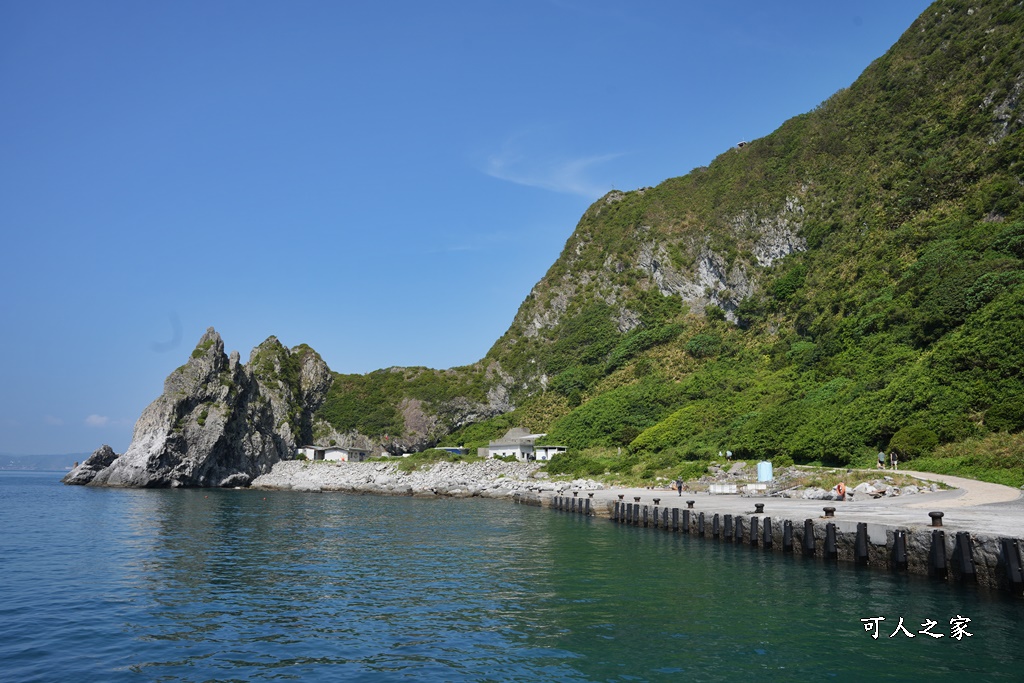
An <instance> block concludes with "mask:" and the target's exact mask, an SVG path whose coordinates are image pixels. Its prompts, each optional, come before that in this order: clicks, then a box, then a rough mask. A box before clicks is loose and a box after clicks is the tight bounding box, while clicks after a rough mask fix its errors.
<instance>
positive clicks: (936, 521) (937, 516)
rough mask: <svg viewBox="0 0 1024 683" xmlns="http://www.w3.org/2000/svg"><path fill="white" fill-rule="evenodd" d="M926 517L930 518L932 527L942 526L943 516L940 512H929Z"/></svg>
mask: <svg viewBox="0 0 1024 683" xmlns="http://www.w3.org/2000/svg"><path fill="white" fill-rule="evenodd" d="M928 516H929V517H931V518H932V526H942V518H943V517H945V515H944V514H943V513H941V512H929V513H928Z"/></svg>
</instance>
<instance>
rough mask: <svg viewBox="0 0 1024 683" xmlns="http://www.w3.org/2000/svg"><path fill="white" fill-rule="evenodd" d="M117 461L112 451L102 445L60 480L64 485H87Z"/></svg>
mask: <svg viewBox="0 0 1024 683" xmlns="http://www.w3.org/2000/svg"><path fill="white" fill-rule="evenodd" d="M116 459H117V453H115V452H114V449H113V448H111V447H110V446H108V445H107V444H103V445H102V446H100V447H99V448H97V449H96V450H95V451H94V452H93V454H92V455H90V456H89V457H88V458H87V459H86V460H85V462H83V463H82V464H81V465H78V466H77V467H75V469H73V470H71V471H70V472H68V473H67V474H65V475H64V478H63V479H61V482H63V483H65V484H88V483H89V482H90V481H92V480H93V478H94V477H95V476H96V475H97V474H99V473H100V471H102V470H104V469H106V468H107V467H110V465H111V464H112V463H113V462H114V460H116Z"/></svg>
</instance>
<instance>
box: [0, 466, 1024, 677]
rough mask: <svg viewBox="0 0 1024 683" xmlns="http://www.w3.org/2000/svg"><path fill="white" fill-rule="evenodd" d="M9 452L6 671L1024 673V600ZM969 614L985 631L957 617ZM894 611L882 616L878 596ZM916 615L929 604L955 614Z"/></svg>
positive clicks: (3, 489)
mask: <svg viewBox="0 0 1024 683" xmlns="http://www.w3.org/2000/svg"><path fill="white" fill-rule="evenodd" d="M58 476H59V475H55V474H52V473H49V474H38V473H9V472H0V532H2V533H0V577H2V578H0V680H11V681H66V680H74V681H122V680H132V681H153V680H160V681H206V680H269V679H273V680H302V681H308V680H356V681H358V680H366V681H390V680H414V679H415V680H436V681H507V680H517V681H526V680H537V679H543V680H557V681H660V680H664V681H678V680H687V679H694V680H710V681H714V680H722V681H725V680H729V681H733V680H780V681H784V680H823V679H824V680H827V679H836V680H839V679H843V678H846V679H849V678H850V677H855V678H856V679H857V680H922V681H923V680H927V681H935V680H960V679H962V678H964V677H967V676H970V677H973V678H974V679H975V680H1014V681H1016V680H1021V675H1020V671H1021V670H1022V667H1024V649H1022V648H1021V647H1020V642H1021V636H1022V629H1021V625H1022V623H1024V620H1022V616H1024V604H1022V602H1014V601H1009V600H1005V599H1002V598H1000V597H998V596H994V595H991V594H988V593H984V592H978V591H973V590H971V591H958V590H950V589H949V588H948V587H946V586H936V585H934V584H932V583H930V582H928V581H926V580H916V579H909V578H906V577H902V578H897V577H891V576H889V575H887V574H879V573H873V572H868V571H857V570H854V569H852V568H850V569H843V568H838V569H837V568H828V567H823V566H820V565H817V564H815V562H813V561H807V560H805V559H803V558H801V557H784V556H781V555H778V554H770V553H768V554H766V553H764V552H759V551H752V550H750V549H749V548H747V547H745V546H734V545H731V544H724V543H717V542H714V541H711V540H707V541H702V540H699V539H691V538H687V537H680V536H673V535H671V534H666V533H663V532H660V531H649V530H643V529H635V528H629V527H621V526H618V525H614V524H611V523H609V522H608V521H606V520H595V519H582V518H578V517H574V516H571V515H568V514H564V513H558V512H553V511H550V510H541V509H538V508H532V507H525V506H517V505H513V504H510V503H507V502H502V501H487V500H474V499H470V500H425V499H412V498H378V497H372V496H352V495H345V494H310V493H289V492H258V491H219V490H214V491H204V490H184V491H181V490H178V491H122V490H93V489H84V488H78V487H65V486H62V485H60V484H59V483H57V481H56V478H57V477H58ZM957 615H960V616H964V617H968V618H970V619H971V622H970V623H969V625H968V628H967V631H968V632H970V633H972V634H973V635H972V636H970V637H963V638H962V639H961V640H959V641H958V640H954V639H952V638H950V637H949V631H950V625H949V620H950V619H951V618H953V617H956V616H957ZM877 616H884V617H885V619H886V620H885V621H884V622H882V628H881V635H880V637H879V638H878V639H877V640H875V639H872V638H871V636H870V634H869V633H867V632H865V630H864V626H863V624H862V623H861V619H864V618H869V617H877ZM901 616H902V617H904V624H905V626H906V627H907V628H908V629H909V630H910V632H911V633H915V634H917V632H918V631H919V630H921V628H922V627H921V624H922V623H923V622H924V621H925V620H926V619H931V620H933V621H936V622H938V625H937V626H936V627H934V628H933V629H932V630H933V631H934V632H936V633H943V634H945V637H943V638H941V639H932V638H929V637H927V636H925V635H917V636H916V637H915V638H913V639H911V638H908V637H906V636H905V635H902V634H898V635H897V636H896V637H894V638H889V637H888V636H889V634H890V633H892V632H893V631H895V630H896V627H897V625H898V621H899V618H900V617H901Z"/></svg>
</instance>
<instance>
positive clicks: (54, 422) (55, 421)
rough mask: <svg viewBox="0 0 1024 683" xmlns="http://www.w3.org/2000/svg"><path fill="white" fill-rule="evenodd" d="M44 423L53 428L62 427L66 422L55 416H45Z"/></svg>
mask: <svg viewBox="0 0 1024 683" xmlns="http://www.w3.org/2000/svg"><path fill="white" fill-rule="evenodd" d="M43 422H45V423H46V424H48V425H50V426H51V427H60V426H61V425H62V424H64V420H62V419H60V418H59V417H54V416H53V415H44V416H43Z"/></svg>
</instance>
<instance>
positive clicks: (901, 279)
mask: <svg viewBox="0 0 1024 683" xmlns="http://www.w3.org/2000/svg"><path fill="white" fill-rule="evenodd" d="M1022 38H1024V9H1022V7H1021V5H1020V4H1018V3H1012V2H1006V1H1002V0H986V1H984V2H974V3H970V4H968V3H962V2H953V1H940V2H937V3H935V4H934V5H933V6H932V7H930V8H929V9H928V10H927V11H926V12H925V13H924V14H923V15H921V17H920V18H919V19H918V20H917V21H916V22H914V24H913V25H912V26H911V27H910V28H909V29H908V30H907V32H906V33H905V34H904V35H903V37H902V38H901V39H900V40H899V41H898V42H897V43H896V44H895V45H894V46H893V47H892V48H891V49H890V50H889V51H888V52H887V53H886V54H885V55H883V56H882V57H880V58H879V59H878V60H876V61H875V62H874V63H873V64H871V65H870V66H869V67H868V68H867V69H866V70H865V72H864V73H863V75H862V76H861V77H860V78H859V79H857V81H856V82H855V83H853V84H852V85H851V86H850V87H849V88H847V89H845V90H842V91H840V92H838V93H836V94H835V95H833V96H832V97H831V98H829V99H828V100H827V101H826V102H824V103H822V104H821V105H820V106H819V107H817V108H816V109H815V110H814V111H811V112H809V113H806V114H802V115H800V116H796V117H794V118H793V119H791V120H789V121H787V122H786V123H785V124H783V125H782V126H781V127H780V128H779V129H778V130H777V131H775V132H774V133H772V134H771V135H768V136H767V137H764V138H762V139H759V140H754V141H751V142H750V143H747V144H745V145H743V146H742V147H737V148H735V149H730V150H728V151H726V152H725V153H723V154H722V155H720V156H719V157H718V158H717V159H715V160H714V162H713V163H711V164H710V165H709V166H708V167H705V168H699V169H695V170H694V171H692V172H691V173H689V174H688V175H686V176H683V177H680V178H673V179H670V180H666V181H665V182H663V183H661V184H660V185H658V186H657V187H652V188H643V189H640V190H636V191H633V192H611V193H609V194H608V195H606V196H605V197H603V198H601V199H600V200H598V201H597V202H595V203H594V204H593V206H591V207H590V208H589V209H588V210H587V212H586V213H585V214H584V215H583V217H582V218H581V220H580V222H579V224H578V226H577V228H576V230H575V232H574V233H573V235H572V236H571V237H570V238H569V240H568V242H567V243H566V245H565V248H564V250H563V251H562V254H561V255H560V256H559V258H558V260H557V261H555V263H554V265H552V266H551V268H550V270H549V271H548V272H547V274H546V275H545V276H544V278H543V279H542V280H541V281H540V282H539V283H538V284H537V285H536V287H535V288H534V289H533V291H532V292H531V293H530V295H529V296H528V297H527V299H526V301H524V302H523V304H522V305H521V306H520V308H519V311H518V313H517V314H516V316H515V319H514V321H513V323H512V325H511V326H510V327H509V329H508V331H507V332H506V333H505V335H504V336H502V338H501V339H499V340H498V341H497V342H496V343H495V345H494V346H493V348H492V349H491V350H490V351H489V352H488V354H487V356H486V357H485V358H484V359H483V360H482V361H481V362H479V363H477V364H475V365H473V366H469V367H466V368H459V369H454V370H449V371H434V370H428V369H422V368H421V369H413V370H410V369H394V368H393V369H390V370H382V371H378V372H376V373H370V374H369V375H365V376H337V377H336V379H335V383H334V385H333V387H332V389H331V396H330V397H329V399H328V401H327V402H326V403H325V405H324V407H322V408H321V409H320V412H319V413H318V416H319V417H321V418H324V419H325V421H326V422H329V423H331V424H332V425H333V426H334V427H335V428H336V429H337V430H338V431H339V432H343V431H349V432H352V431H355V432H360V433H363V434H366V435H368V436H373V437H376V436H378V435H379V434H382V433H388V434H390V435H392V436H393V437H394V436H397V437H399V438H401V437H402V436H403V435H408V433H409V432H410V429H409V424H410V415H409V412H410V411H409V406H410V405H414V406H416V410H414V411H413V412H414V413H415V415H413V416H412V418H413V419H412V421H413V422H415V421H416V420H417V419H418V420H419V421H420V422H423V421H424V420H426V421H427V422H430V423H431V424H430V425H429V426H428V427H427V428H425V429H423V428H421V429H420V430H419V432H418V433H419V434H421V435H423V436H424V437H425V441H424V443H425V442H433V441H435V440H438V439H440V440H441V441H442V443H446V444H455V443H460V444H461V443H465V444H466V445H470V446H475V445H481V444H483V443H485V442H486V441H487V440H488V439H490V438H494V437H495V436H496V435H498V434H499V433H501V432H502V431H503V430H504V429H506V428H507V427H509V426H514V425H523V426H527V427H528V428H530V429H531V430H533V431H547V432H549V435H550V436H549V440H550V441H553V442H558V443H562V444H564V445H567V446H569V447H570V449H571V450H572V451H573V452H575V453H577V454H578V453H582V452H584V451H586V449H592V448H594V447H606V448H614V449H615V453H616V454H617V453H618V452H619V449H620V448H621V449H623V453H624V456H623V457H622V460H624V461H630V462H640V461H645V459H646V461H648V462H653V463H659V462H660V463H663V464H664V463H669V464H671V463H674V462H681V461H683V460H686V459H695V458H702V457H710V456H712V455H714V454H716V453H718V452H719V451H721V450H725V449H730V450H732V451H733V452H734V453H736V454H737V455H738V456H739V457H757V458H765V457H766V458H782V459H787V458H792V459H793V460H795V461H797V462H813V461H821V462H831V463H849V462H866V461H867V460H868V459H869V458H870V457H871V456H872V454H873V453H874V452H876V451H877V450H878V449H898V450H900V451H902V452H903V453H904V459H906V458H909V457H915V456H916V457H923V456H927V455H929V454H931V453H932V452H933V451H935V449H936V448H938V447H940V446H942V445H943V444H958V443H963V442H965V440H971V439H979V438H984V437H985V436H986V435H988V434H990V433H999V432H1010V433H1015V432H1019V431H1020V430H1021V428H1022V427H1024V382H1022V378H1021V369H1022V368H1024V324H1022V323H1024V270H1022V267H1021V266H1022V258H1024V208H1022V199H1024V132H1022V128H1024V107H1022V106H1021V99H1022V95H1024V46H1022V44H1021V43H1022ZM460 407H461V408H460ZM512 408H514V410H512ZM482 418H487V419H482ZM481 419H482V421H481ZM453 429H455V430H456V431H454V432H452V433H447V432H450V431H451V430H453ZM413 431H415V430H413ZM446 433H447V434H446ZM606 460H608V461H602V462H601V463H598V465H597V466H598V468H599V469H600V468H605V469H609V468H611V469H613V470H614V469H616V466H615V463H613V462H611V460H612V459H610V458H609V459H606ZM655 469H657V467H655Z"/></svg>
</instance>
